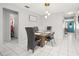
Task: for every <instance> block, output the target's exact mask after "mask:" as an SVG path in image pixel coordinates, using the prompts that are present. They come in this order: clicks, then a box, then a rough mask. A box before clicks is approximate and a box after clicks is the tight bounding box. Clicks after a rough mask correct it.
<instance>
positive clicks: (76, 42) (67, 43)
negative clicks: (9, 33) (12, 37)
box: [0, 33, 79, 56]
mask: <svg viewBox="0 0 79 59" xmlns="http://www.w3.org/2000/svg"><path fill="white" fill-rule="evenodd" d="M0 55H1V56H78V55H79V39H78V36H77V38H76V39H75V36H74V34H73V33H69V34H68V36H67V37H64V39H61V40H60V42H59V43H56V44H54V46H51V44H50V42H49V43H48V44H46V45H45V46H44V47H36V49H35V52H34V53H32V52H31V50H30V51H27V50H26V49H23V48H21V47H19V46H18V44H17V43H15V44H13V42H12V43H11V42H8V43H6V44H4V45H1V46H0Z"/></svg>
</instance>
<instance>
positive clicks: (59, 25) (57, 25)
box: [41, 13, 64, 40]
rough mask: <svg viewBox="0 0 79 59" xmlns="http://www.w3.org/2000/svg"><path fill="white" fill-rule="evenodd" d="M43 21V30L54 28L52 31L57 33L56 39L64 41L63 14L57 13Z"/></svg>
mask: <svg viewBox="0 0 79 59" xmlns="http://www.w3.org/2000/svg"><path fill="white" fill-rule="evenodd" d="M42 18H43V20H41V21H42V22H41V24H42V28H43V30H45V29H46V27H47V26H52V31H54V32H55V39H57V40H59V39H63V23H64V22H63V20H64V15H63V14H62V13H56V14H52V15H50V16H48V18H47V19H45V18H44V17H42Z"/></svg>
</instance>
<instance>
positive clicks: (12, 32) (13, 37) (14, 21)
mask: <svg viewBox="0 0 79 59" xmlns="http://www.w3.org/2000/svg"><path fill="white" fill-rule="evenodd" d="M18 22H19V18H18V12H16V11H13V10H10V9H6V8H3V42H5V43H7V42H9V43H15V42H16V43H18Z"/></svg>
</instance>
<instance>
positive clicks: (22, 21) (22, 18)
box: [0, 4, 41, 48]
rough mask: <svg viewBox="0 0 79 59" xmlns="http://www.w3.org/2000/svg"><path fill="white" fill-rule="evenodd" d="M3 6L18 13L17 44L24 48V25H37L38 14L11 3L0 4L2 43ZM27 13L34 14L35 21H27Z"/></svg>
mask: <svg viewBox="0 0 79 59" xmlns="http://www.w3.org/2000/svg"><path fill="white" fill-rule="evenodd" d="M3 8H8V9H11V10H13V11H17V12H18V13H19V25H18V26H19V38H18V39H19V46H21V47H23V48H26V47H27V35H26V31H25V27H26V26H29V25H30V26H35V25H37V26H38V27H39V20H40V19H41V18H40V16H39V15H38V14H36V13H33V12H30V11H29V10H27V9H22V8H19V7H17V6H14V5H11V4H0V16H1V17H0V43H1V44H2V43H3V34H5V33H3ZM29 15H34V16H36V17H37V21H36V22H30V21H29Z"/></svg>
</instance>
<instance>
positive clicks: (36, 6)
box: [14, 3, 79, 15]
mask: <svg viewBox="0 0 79 59" xmlns="http://www.w3.org/2000/svg"><path fill="white" fill-rule="evenodd" d="M14 5H16V6H18V7H21V8H24V9H29V10H30V11H32V12H35V13H38V14H40V15H45V11H49V13H51V14H53V13H61V12H65V13H66V12H70V11H78V10H79V3H50V6H49V7H47V8H46V7H45V6H44V3H15V4H14ZM25 5H27V6H29V7H30V8H25V7H24V6H25Z"/></svg>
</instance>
